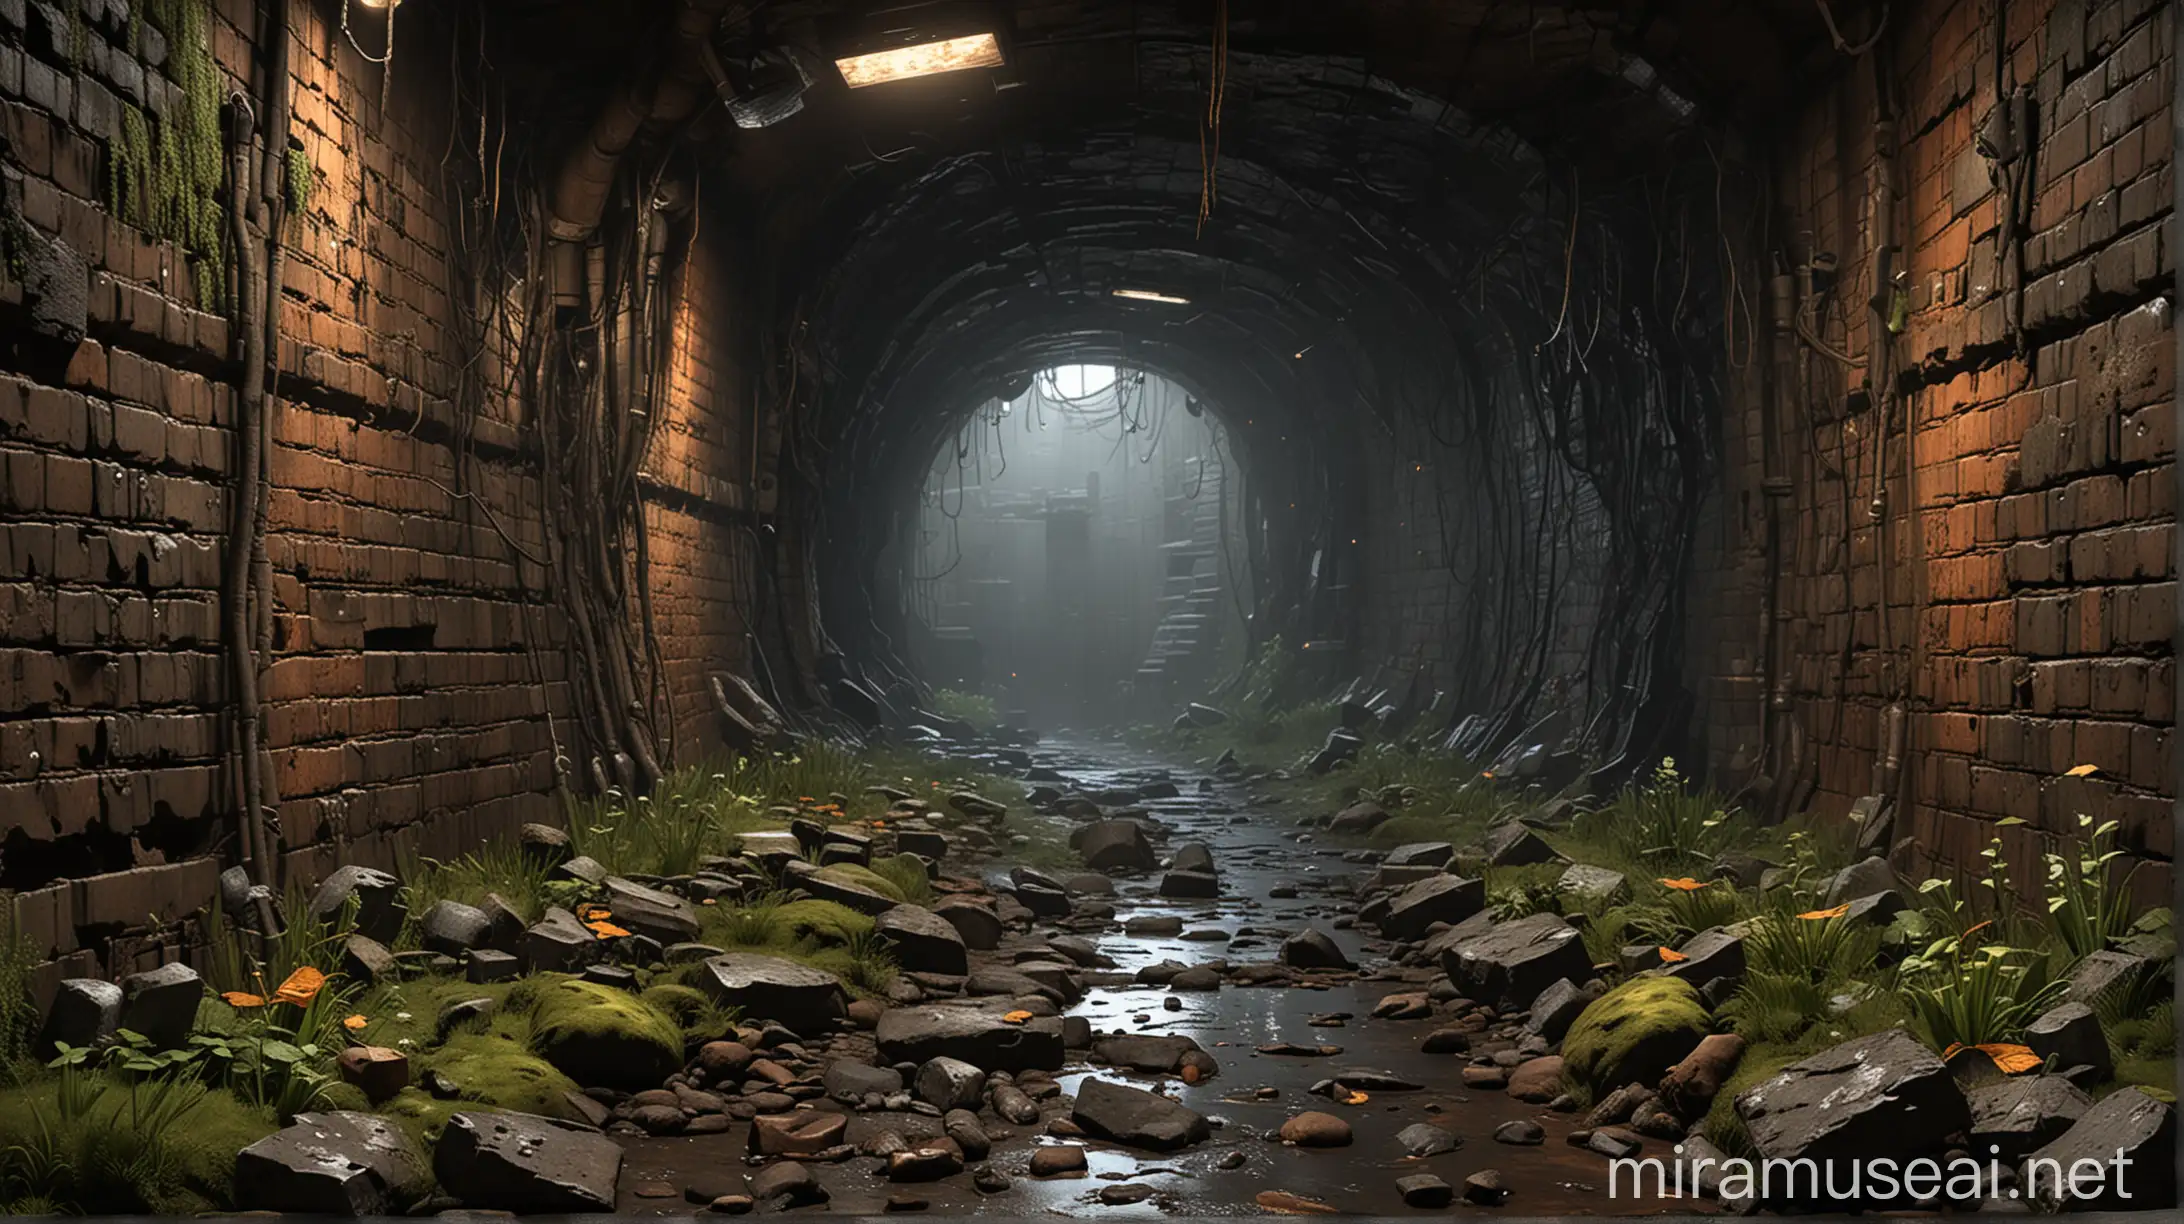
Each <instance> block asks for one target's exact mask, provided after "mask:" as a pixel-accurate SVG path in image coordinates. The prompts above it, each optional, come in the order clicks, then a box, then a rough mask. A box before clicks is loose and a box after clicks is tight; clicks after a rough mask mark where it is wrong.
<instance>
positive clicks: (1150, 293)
mask: <svg viewBox="0 0 2184 1224" xmlns="http://www.w3.org/2000/svg"><path fill="white" fill-rule="evenodd" d="M1115 296H1116V297H1119V298H1129V299H1130V300H1131V301H1133V302H1166V303H1167V304H1168V305H1170V306H1188V305H1190V304H1191V300H1190V299H1189V298H1186V297H1177V296H1176V295H1174V294H1172V293H1160V292H1157V291H1155V290H1152V289H1117V290H1115Z"/></svg>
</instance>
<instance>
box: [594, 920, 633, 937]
mask: <svg viewBox="0 0 2184 1224" xmlns="http://www.w3.org/2000/svg"><path fill="white" fill-rule="evenodd" d="M584 925H585V926H588V927H590V928H591V932H592V934H594V935H597V936H598V937H599V938H601V939H621V938H623V937H624V936H627V935H628V934H629V932H628V931H625V930H623V929H622V928H620V927H618V926H616V925H614V924H613V923H611V922H607V921H605V920H603V919H602V920H599V921H595V922H587V923H585V924H584Z"/></svg>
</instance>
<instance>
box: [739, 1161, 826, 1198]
mask: <svg viewBox="0 0 2184 1224" xmlns="http://www.w3.org/2000/svg"><path fill="white" fill-rule="evenodd" d="M751 1197H752V1198H755V1199H757V1200H758V1201H759V1202H761V1203H768V1204H780V1205H784V1206H791V1207H800V1206H804V1205H806V1204H809V1203H824V1202H826V1201H827V1198H828V1194H827V1190H826V1187H824V1186H822V1185H820V1184H819V1179H818V1178H817V1177H816V1176H814V1175H813V1174H812V1171H811V1168H810V1166H808V1165H805V1164H803V1163H801V1162H798V1161H793V1160H784V1161H782V1162H780V1163H779V1164H772V1165H768V1166H766V1167H765V1168H763V1169H760V1170H759V1171H758V1172H756V1173H753V1174H751Z"/></svg>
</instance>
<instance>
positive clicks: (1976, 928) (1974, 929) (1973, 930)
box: [1960, 918, 1994, 939]
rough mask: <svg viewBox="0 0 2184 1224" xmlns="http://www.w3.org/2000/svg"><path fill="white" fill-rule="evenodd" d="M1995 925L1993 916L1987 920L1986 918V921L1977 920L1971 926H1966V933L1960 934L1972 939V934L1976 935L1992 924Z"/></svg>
mask: <svg viewBox="0 0 2184 1224" xmlns="http://www.w3.org/2000/svg"><path fill="white" fill-rule="evenodd" d="M1993 925H1994V919H1992V918H1989V919H1987V920H1986V921H1984V922H1975V923H1973V924H1972V925H1971V926H1969V927H1966V928H1965V930H1964V934H1963V935H1962V936H1960V938H1963V939H1970V938H1971V937H1972V936H1974V935H1977V934H1978V933H1980V932H1981V931H1984V930H1986V929H1987V928H1988V927H1991V926H1993Z"/></svg>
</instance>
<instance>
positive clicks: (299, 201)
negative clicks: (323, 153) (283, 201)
mask: <svg viewBox="0 0 2184 1224" xmlns="http://www.w3.org/2000/svg"><path fill="white" fill-rule="evenodd" d="M287 170H288V175H287V178H288V181H287V182H286V183H285V184H283V185H282V186H283V190H284V191H285V193H286V196H287V204H288V211H289V212H291V213H295V214H298V215H300V214H303V213H306V212H309V211H311V196H312V193H313V192H314V191H315V190H316V189H317V185H316V182H315V180H314V179H313V178H312V174H311V157H310V155H309V154H307V153H305V152H304V151H303V150H302V149H297V148H290V149H289V150H288V163H287Z"/></svg>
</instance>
